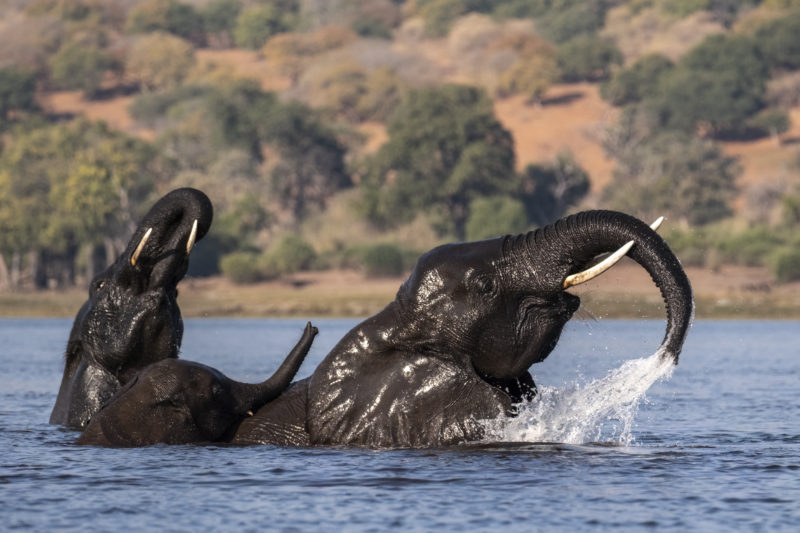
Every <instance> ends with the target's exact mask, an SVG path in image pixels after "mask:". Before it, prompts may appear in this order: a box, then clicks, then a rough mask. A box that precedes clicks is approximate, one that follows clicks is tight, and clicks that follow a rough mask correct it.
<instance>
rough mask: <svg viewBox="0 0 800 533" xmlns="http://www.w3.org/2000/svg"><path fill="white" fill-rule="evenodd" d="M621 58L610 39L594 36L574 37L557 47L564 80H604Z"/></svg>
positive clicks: (620, 62) (619, 62) (559, 65)
mask: <svg viewBox="0 0 800 533" xmlns="http://www.w3.org/2000/svg"><path fill="white" fill-rule="evenodd" d="M622 59H623V58H622V52H620V51H619V49H618V48H617V47H616V46H614V44H613V43H612V42H611V41H610V40H608V39H603V38H600V37H594V36H583V37H576V38H574V39H572V40H570V41H568V42H567V43H565V44H562V45H561V46H560V47H559V49H558V67H559V69H560V70H561V79H562V80H564V81H566V82H576V81H599V80H604V79H606V78H608V76H609V75H610V74H611V69H612V67H613V66H614V65H620V64H622Z"/></svg>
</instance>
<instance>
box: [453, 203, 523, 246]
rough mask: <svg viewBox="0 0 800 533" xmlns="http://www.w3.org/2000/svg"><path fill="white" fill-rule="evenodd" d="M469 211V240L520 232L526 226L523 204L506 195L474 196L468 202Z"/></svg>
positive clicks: (467, 231) (467, 228)
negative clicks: (474, 197)
mask: <svg viewBox="0 0 800 533" xmlns="http://www.w3.org/2000/svg"><path fill="white" fill-rule="evenodd" d="M469 211H470V213H469V218H468V219H467V227H466V235H467V239H468V240H470V241H478V240H481V239H488V238H490V237H497V236H498V235H506V234H508V233H520V232H522V231H523V230H525V229H526V228H527V226H528V217H527V216H526V214H525V206H524V205H523V204H522V202H520V201H519V200H516V199H514V198H509V197H507V196H490V197H487V198H476V199H475V200H473V201H472V202H470V204H469Z"/></svg>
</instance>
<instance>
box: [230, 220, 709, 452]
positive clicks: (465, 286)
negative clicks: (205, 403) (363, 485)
mask: <svg viewBox="0 0 800 533" xmlns="http://www.w3.org/2000/svg"><path fill="white" fill-rule="evenodd" d="M615 250H616V251H617V252H616V253H615V254H614V255H613V256H612V258H610V259H609V260H608V261H604V262H603V263H601V264H600V265H595V266H592V265H593V263H594V262H595V261H596V258H597V257H598V256H600V255H602V254H605V253H608V252H614V251H615ZM626 252H627V253H628V255H629V256H630V257H631V258H633V259H634V260H635V261H636V262H638V263H639V264H640V265H642V266H643V267H644V268H645V269H646V270H647V271H648V272H649V273H650V275H651V277H652V279H653V281H654V282H655V284H656V285H657V286H658V287H659V289H660V290H661V294H662V297H663V299H664V302H665V304H666V311H667V329H666V335H665V336H664V339H663V341H662V344H661V347H660V353H661V355H662V357H664V358H667V359H669V360H672V361H674V362H675V363H676V364H677V361H678V355H679V354H680V351H681V347H682V345H683V342H684V339H685V337H686V334H687V332H688V330H689V326H690V322H691V319H692V315H693V308H694V304H693V298H692V289H691V286H690V284H689V280H688V278H687V277H686V274H685V273H684V271H683V269H682V268H681V265H680V263H679V261H678V259H677V258H676V257H675V255H674V254H673V253H672V252H671V251H670V249H669V247H668V246H667V244H666V243H665V242H664V241H663V239H661V237H659V236H658V234H656V233H655V231H654V230H653V229H651V228H650V227H648V226H647V224H645V223H643V222H641V221H640V220H637V219H635V218H633V217H631V216H628V215H625V214H622V213H617V212H612V211H587V212H583V213H579V214H576V215H573V216H570V217H568V218H565V219H562V220H560V221H558V222H556V223H554V224H552V225H550V226H547V227H544V228H541V229H538V230H536V231H532V232H530V233H527V234H521V235H508V236H505V237H499V238H495V239H489V240H485V241H480V242H471V243H458V244H448V245H444V246H440V247H438V248H435V249H433V250H431V251H430V252H428V253H426V254H425V255H423V256H422V257H421V258H420V259H419V261H418V262H417V265H416V267H415V268H414V270H413V272H412V273H411V275H410V276H409V278H408V279H407V280H406V281H405V282H404V283H403V285H402V286H401V287H400V289H399V291H398V293H397V296H396V298H395V300H394V301H393V302H391V303H390V304H389V305H388V306H387V307H386V308H385V309H383V310H382V311H381V312H379V313H378V314H377V315H375V316H373V317H371V318H369V319H367V320H365V321H364V322H362V323H361V324H359V325H357V326H356V327H355V328H353V329H352V330H351V331H350V332H349V333H348V334H347V335H345V337H344V338H343V339H342V340H341V341H340V342H339V343H338V344H337V345H336V346H335V347H334V348H333V350H332V351H331V352H330V353H329V354H328V355H327V357H326V358H325V359H324V360H323V362H322V363H321V364H320V365H319V367H317V369H316V370H315V371H314V373H313V374H312V376H311V377H310V378H307V379H305V380H302V381H299V382H297V383H295V384H294V385H293V386H292V387H291V388H290V389H289V390H288V391H287V392H286V393H284V394H283V395H282V396H280V397H279V398H278V399H276V400H275V401H273V402H270V403H268V404H266V405H265V406H264V407H262V408H261V409H260V410H259V411H258V412H257V413H256V414H255V416H253V417H249V418H246V419H245V420H244V421H243V422H242V424H240V426H239V428H238V429H237V431H236V433H235V435H234V437H233V439H232V442H234V443H240V444H245V443H249V444H255V443H263V444H281V445H309V444H354V445H362V446H369V447H396V446H440V445H450V444H456V443H461V442H467V441H474V440H478V439H480V438H481V437H482V436H483V433H484V426H483V424H482V423H481V421H482V420H487V419H493V418H496V417H498V416H503V415H508V414H513V405H514V403H516V402H520V401H522V400H524V399H528V398H531V397H533V396H534V395H535V394H536V386H535V384H534V382H533V379H532V377H531V375H530V373H529V371H528V369H529V368H530V366H531V365H533V364H534V363H538V362H540V361H542V360H544V359H545V358H546V357H547V356H548V355H549V354H550V352H551V351H552V350H553V348H554V347H555V345H556V343H557V342H558V339H559V336H560V334H561V330H562V328H563V327H564V324H566V322H567V321H568V320H569V319H570V318H571V317H572V315H573V313H574V312H575V311H576V310H577V309H578V306H579V304H580V301H579V299H578V297H577V296H574V295H572V294H570V293H568V292H566V289H567V288H569V287H570V286H571V285H574V284H577V283H581V282H583V281H586V280H588V279H590V278H591V277H593V276H594V275H596V274H597V273H599V272H602V271H603V270H604V269H605V268H607V266H609V265H610V264H611V263H613V261H615V260H617V258H619V257H621V256H622V255H625V253H626ZM587 269H588V270H587Z"/></svg>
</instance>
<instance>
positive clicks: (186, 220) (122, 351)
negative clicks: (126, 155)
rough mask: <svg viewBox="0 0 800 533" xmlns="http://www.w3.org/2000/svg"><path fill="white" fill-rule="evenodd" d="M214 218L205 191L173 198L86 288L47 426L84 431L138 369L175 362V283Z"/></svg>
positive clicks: (178, 323) (179, 331) (178, 327)
mask: <svg viewBox="0 0 800 533" xmlns="http://www.w3.org/2000/svg"><path fill="white" fill-rule="evenodd" d="M212 217H213V209H212V206H211V202H210V201H209V199H208V197H206V195H205V194H203V193H202V192H200V191H198V190H195V189H188V188H184V189H177V190H174V191H172V192H170V193H169V194H167V195H165V196H164V197H163V198H161V199H160V200H159V201H158V202H157V203H156V204H155V205H154V206H153V207H152V208H151V209H150V211H149V212H148V213H147V215H146V216H145V217H144V219H143V220H142V222H141V224H140V225H139V227H138V229H137V230H136V232H135V233H134V234H133V237H131V240H130V243H129V244H128V247H127V249H126V250H125V251H124V252H123V253H122V255H120V256H119V258H117V260H116V262H114V264H113V265H111V266H110V267H108V269H106V270H105V271H104V272H103V273H101V274H100V275H98V276H97V277H96V278H95V279H94V280H93V281H92V282H91V285H90V287H89V299H88V300H87V301H86V303H84V304H83V306H82V307H81V309H80V310H79V311H78V314H77V316H76V317H75V321H74V323H73V325H72V331H71V332H70V335H69V340H68V341H67V348H66V354H65V363H64V375H63V378H62V380H61V387H60V389H59V391H58V397H57V399H56V403H55V406H54V407H53V412H52V414H51V415H50V423H51V424H62V425H65V426H68V427H72V428H83V427H86V425H87V424H88V423H89V420H90V419H91V418H92V416H93V415H94V414H95V413H96V412H97V411H98V410H99V409H100V407H101V406H102V405H103V404H104V403H105V402H106V401H107V400H109V399H110V398H111V397H112V396H113V395H114V393H116V392H117V390H119V389H120V388H121V387H122V386H123V385H125V384H126V383H127V382H128V381H130V380H131V379H132V378H133V376H135V375H136V373H137V372H139V370H141V369H142V368H144V367H146V366H148V365H150V364H151V363H154V362H156V361H160V360H162V359H170V358H176V357H178V350H179V348H180V345H181V340H182V338H183V321H182V319H181V313H180V309H179V308H178V303H177V301H176V298H177V296H178V289H177V284H178V282H179V281H180V280H181V279H182V278H183V276H184V275H185V274H186V270H187V268H188V265H189V254H190V252H191V249H192V247H193V246H194V244H195V243H196V242H197V241H199V240H200V239H202V238H203V236H204V235H205V234H206V232H207V231H208V229H209V227H210V226H211V220H212Z"/></svg>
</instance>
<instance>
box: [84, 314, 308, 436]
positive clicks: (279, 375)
mask: <svg viewBox="0 0 800 533" xmlns="http://www.w3.org/2000/svg"><path fill="white" fill-rule="evenodd" d="M317 333H318V331H317V328H315V327H314V326H312V325H311V323H310V322H309V323H308V324H307V325H306V328H305V331H304V332H303V336H302V337H301V339H300V341H299V342H298V343H297V345H296V346H295V347H294V349H293V350H292V351H291V352H290V353H289V355H288V356H287V357H286V359H285V360H284V361H283V364H281V366H280V367H279V368H278V370H277V371H276V372H275V373H274V374H273V375H272V376H271V377H270V378H269V379H267V380H266V381H264V382H262V383H255V384H250V383H239V382H237V381H234V380H232V379H230V378H228V377H227V376H225V375H223V374H222V373H221V372H219V371H218V370H216V369H214V368H211V367H208V366H206V365H202V364H200V363H195V362H193V361H185V360H182V359H164V360H162V361H159V362H157V363H153V364H152V365H150V366H148V367H147V368H145V369H144V370H142V371H140V372H139V373H138V374H136V375H135V376H134V377H133V379H131V380H130V381H129V382H128V383H127V384H126V385H125V386H124V387H122V389H121V390H120V391H118V392H117V393H116V394H115V395H114V396H113V397H112V398H111V400H109V401H108V403H107V404H106V405H104V406H103V408H102V409H101V410H100V411H99V412H98V413H97V414H95V415H94V417H92V420H91V422H90V423H89V426H88V427H87V428H86V430H85V431H84V432H83V434H81V436H80V437H79V438H78V444H91V445H98V446H148V445H151V444H158V443H163V444H189V443H201V442H219V441H220V440H224V439H225V438H226V435H227V433H228V432H229V430H230V428H231V427H232V426H234V425H235V424H236V423H238V422H239V421H240V420H242V419H243V418H245V417H246V416H248V415H252V414H253V411H255V410H256V409H259V408H261V407H262V406H263V405H265V404H266V403H268V402H270V401H272V400H274V399H275V398H277V397H278V396H279V395H280V394H281V393H282V392H283V391H284V390H286V387H287V386H288V385H289V383H290V382H291V381H292V379H293V378H294V376H295V374H296V373H297V370H298V369H299V368H300V365H301V364H302V362H303V359H305V356H306V355H307V354H308V350H309V349H310V348H311V343H312V342H313V340H314V337H315V336H316V335H317Z"/></svg>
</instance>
